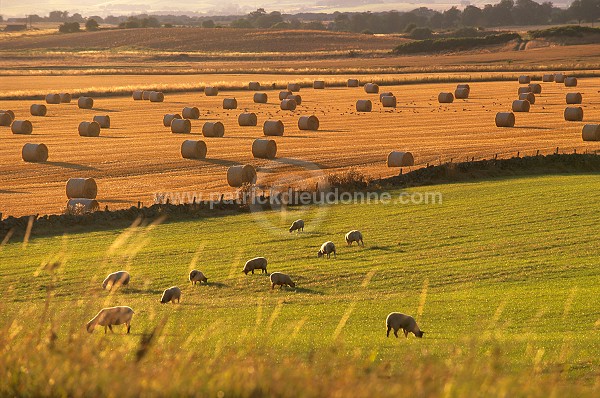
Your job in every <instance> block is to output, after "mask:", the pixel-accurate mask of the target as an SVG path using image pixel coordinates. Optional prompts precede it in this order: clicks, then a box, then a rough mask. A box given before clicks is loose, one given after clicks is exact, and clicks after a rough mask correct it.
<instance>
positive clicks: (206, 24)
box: [202, 19, 215, 29]
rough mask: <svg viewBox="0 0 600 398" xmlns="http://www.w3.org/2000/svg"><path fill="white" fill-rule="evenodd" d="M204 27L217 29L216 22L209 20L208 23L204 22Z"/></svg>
mask: <svg viewBox="0 0 600 398" xmlns="http://www.w3.org/2000/svg"><path fill="white" fill-rule="evenodd" d="M202 27H203V28H207V29H212V28H214V27H215V21H213V20H212V19H207V20H206V21H203V22H202Z"/></svg>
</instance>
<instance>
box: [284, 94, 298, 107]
mask: <svg viewBox="0 0 600 398" xmlns="http://www.w3.org/2000/svg"><path fill="white" fill-rule="evenodd" d="M286 99H292V100H294V101H296V105H302V97H301V96H300V95H299V94H292V95H290V96H288V97H287V98H286Z"/></svg>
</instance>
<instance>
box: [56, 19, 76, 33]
mask: <svg viewBox="0 0 600 398" xmlns="http://www.w3.org/2000/svg"><path fill="white" fill-rule="evenodd" d="M80 30H81V26H80V25H79V22H65V23H63V24H62V25H60V26H59V27H58V31H59V32H60V33H75V32H79V31H80Z"/></svg>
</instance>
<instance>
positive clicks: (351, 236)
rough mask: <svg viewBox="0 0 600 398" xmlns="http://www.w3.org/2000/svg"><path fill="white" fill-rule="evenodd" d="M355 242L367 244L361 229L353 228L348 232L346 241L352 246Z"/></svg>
mask: <svg viewBox="0 0 600 398" xmlns="http://www.w3.org/2000/svg"><path fill="white" fill-rule="evenodd" d="M353 242H356V244H357V245H359V246H364V245H365V243H364V242H363V236H362V234H361V233H360V231H357V230H352V231H350V232H348V233H347V234H346V243H347V244H348V246H352V243H353Z"/></svg>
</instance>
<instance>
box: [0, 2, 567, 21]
mask: <svg viewBox="0 0 600 398" xmlns="http://www.w3.org/2000/svg"><path fill="white" fill-rule="evenodd" d="M497 1H499V0H462V1H461V0H458V1H451V0H412V1H408V0H405V1H395V0H237V1H234V0H176V1H173V0H0V15H3V16H5V17H23V16H25V15H27V14H37V15H40V16H45V15H47V14H48V13H49V12H50V11H53V10H61V11H69V12H70V13H71V14H73V13H76V12H78V13H80V14H82V15H84V16H85V15H99V16H101V17H105V16H107V15H131V14H141V13H161V14H190V15H191V14H193V13H198V14H205V15H235V14H247V13H248V12H250V11H254V10H256V9H257V8H265V9H266V10H267V11H280V12H284V13H296V12H319V11H321V12H333V11H336V10H337V11H374V12H376V11H389V10H398V11H410V10H413V9H415V8H418V7H429V8H433V9H438V10H443V9H448V8H450V7H452V6H458V7H460V8H462V7H464V6H465V5H467V4H474V5H477V6H480V7H482V6H483V5H484V4H487V3H494V2H497ZM538 1H540V2H541V0H538ZM570 1H571V0H555V1H554V4H555V5H557V6H563V5H565V4H568V3H570Z"/></svg>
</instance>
